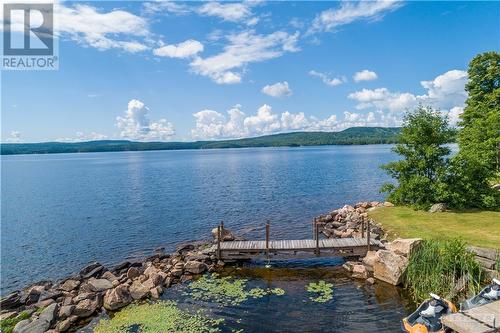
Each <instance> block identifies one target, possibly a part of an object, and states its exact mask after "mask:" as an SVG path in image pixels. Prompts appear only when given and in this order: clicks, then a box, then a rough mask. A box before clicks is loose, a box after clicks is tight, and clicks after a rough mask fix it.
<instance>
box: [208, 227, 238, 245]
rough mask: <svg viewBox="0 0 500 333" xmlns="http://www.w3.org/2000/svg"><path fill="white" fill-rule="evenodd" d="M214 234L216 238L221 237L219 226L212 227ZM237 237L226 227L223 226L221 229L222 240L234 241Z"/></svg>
mask: <svg viewBox="0 0 500 333" xmlns="http://www.w3.org/2000/svg"><path fill="white" fill-rule="evenodd" d="M212 236H213V237H214V239H215V240H217V239H218V238H219V236H218V228H213V229H212ZM234 239H235V236H234V234H233V233H232V232H231V231H230V230H229V229H226V228H222V230H221V241H223V242H228V241H233V240H234Z"/></svg>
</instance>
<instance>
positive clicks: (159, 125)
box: [116, 99, 175, 141]
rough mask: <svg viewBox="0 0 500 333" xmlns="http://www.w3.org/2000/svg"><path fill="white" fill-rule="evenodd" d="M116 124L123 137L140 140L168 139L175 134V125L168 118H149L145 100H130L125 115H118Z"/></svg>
mask: <svg viewBox="0 0 500 333" xmlns="http://www.w3.org/2000/svg"><path fill="white" fill-rule="evenodd" d="M116 126H117V127H118V128H119V129H120V130H121V132H120V136H121V137H122V138H127V139H132V140H140V141H167V140H170V139H171V138H172V136H173V135H174V134H175V131H174V126H173V125H172V123H170V122H168V121H167V120H166V119H160V120H158V121H157V122H152V121H151V120H149V108H148V107H147V106H145V105H144V103H143V102H141V101H139V100H137V99H132V100H130V102H128V108H127V111H125V115H124V116H123V117H116Z"/></svg>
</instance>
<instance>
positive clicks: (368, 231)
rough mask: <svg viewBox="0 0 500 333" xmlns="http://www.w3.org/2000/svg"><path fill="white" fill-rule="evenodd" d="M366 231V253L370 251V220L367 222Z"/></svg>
mask: <svg viewBox="0 0 500 333" xmlns="http://www.w3.org/2000/svg"><path fill="white" fill-rule="evenodd" d="M366 223H367V225H366V227H367V229H366V243H367V244H366V245H367V248H368V251H370V229H371V228H370V220H368V221H367V222H366Z"/></svg>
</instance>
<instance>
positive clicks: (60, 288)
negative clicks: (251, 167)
mask: <svg viewBox="0 0 500 333" xmlns="http://www.w3.org/2000/svg"><path fill="white" fill-rule="evenodd" d="M392 206H394V205H393V204H392V203H390V202H383V203H381V202H377V201H372V202H360V203H357V204H355V205H354V206H351V205H345V206H343V207H342V208H339V209H336V210H333V211H331V212H329V213H328V214H324V215H320V216H318V217H316V218H315V219H314V223H315V224H317V226H318V227H319V229H318V230H319V231H320V232H321V233H323V234H324V235H325V236H326V237H328V238H346V237H362V236H363V235H364V236H365V237H366V233H367V231H368V229H369V230H370V236H371V238H372V239H376V240H379V246H378V247H377V249H374V251H368V253H367V255H366V256H365V257H364V258H359V260H357V261H346V263H345V264H344V265H343V267H344V268H345V269H346V270H347V271H348V272H350V274H351V276H352V278H355V279H364V280H366V281H367V283H370V284H373V283H375V281H376V280H380V281H384V282H386V283H390V284H392V285H398V284H400V282H401V277H402V275H403V273H404V271H405V269H406V267H407V265H408V258H409V256H410V254H411V253H412V251H414V250H415V249H416V248H417V247H418V246H420V244H421V242H422V239H420V238H414V239H399V238H398V239H396V240H394V241H392V242H387V239H386V238H387V237H386V236H387V235H386V234H385V233H384V230H383V229H382V226H381V225H380V224H377V223H375V222H374V221H372V220H370V219H369V217H368V211H369V210H371V209H376V208H379V207H392ZM217 235H218V232H217V228H215V229H213V230H212V236H213V237H214V239H215V241H214V242H193V243H188V244H182V245H179V246H178V247H177V249H176V251H175V252H173V253H168V254H167V253H164V252H163V251H161V250H158V251H157V253H156V254H155V255H153V256H150V257H147V258H144V259H143V260H139V261H136V262H129V261H125V262H123V263H121V264H119V265H116V266H114V267H111V268H109V269H108V268H107V267H104V266H103V265H102V264H100V263H98V262H94V263H91V264H89V265H87V266H86V267H84V268H83V269H82V270H81V271H80V272H79V273H78V274H75V275H74V276H70V277H67V278H65V279H62V280H60V281H59V282H56V283H53V282H52V281H40V282H38V283H34V284H32V285H30V286H29V287H26V288H24V289H22V290H18V291H15V292H12V293H10V294H9V295H6V296H5V297H3V298H2V299H1V300H0V309H1V311H0V320H6V319H14V320H15V321H16V322H17V323H16V324H15V327H14V329H13V332H14V333H43V332H51V333H55V332H68V331H74V330H75V329H77V328H80V327H82V326H84V325H85V324H86V323H88V322H89V321H90V320H91V319H92V318H93V317H95V316H98V315H99V314H101V313H103V312H104V313H105V312H114V311H118V310H119V309H121V308H123V307H125V306H127V305H129V304H130V303H132V302H137V301H145V300H154V299H159V298H160V296H161V295H162V293H163V292H164V291H165V289H166V288H169V287H171V286H172V285H174V284H177V283H183V282H186V281H189V280H191V279H193V278H194V277H196V276H197V275H200V274H203V273H205V272H214V271H217V270H218V269H220V268H222V267H223V266H224V265H225V263H224V262H222V261H220V260H218V259H217V257H216V255H215V253H214V247H213V244H214V243H216V242H217ZM237 239H240V238H237V237H235V236H234V234H233V233H232V232H231V231H229V230H228V229H224V228H223V229H222V230H221V240H222V241H233V240H237ZM480 250H481V251H482V252H481V251H480V252H481V253H482V254H481V255H482V256H483V257H484V253H486V252H484V251H485V249H480ZM486 250H487V249H486ZM478 251H479V250H478ZM483 252H484V253H483ZM476 253H477V252H476ZM485 260H486V259H484V258H483V261H485ZM489 268H491V267H489Z"/></svg>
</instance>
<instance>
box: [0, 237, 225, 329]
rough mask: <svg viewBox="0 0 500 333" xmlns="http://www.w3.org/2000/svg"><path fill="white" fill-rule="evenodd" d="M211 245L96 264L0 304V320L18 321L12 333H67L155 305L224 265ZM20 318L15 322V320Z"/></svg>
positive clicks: (14, 296) (16, 292) (192, 246)
mask: <svg viewBox="0 0 500 333" xmlns="http://www.w3.org/2000/svg"><path fill="white" fill-rule="evenodd" d="M211 246H212V244H211V243H206V242H197V243H191V244H184V245H180V246H178V248H177V250H176V251H175V252H174V253H171V254H166V253H162V252H159V253H157V254H155V255H153V256H151V257H148V258H145V259H144V260H141V261H137V262H129V261H125V262H123V263H121V264H119V265H117V266H115V267H112V268H110V269H108V268H106V267H104V266H103V265H101V264H100V263H98V262H94V263H91V264H89V265H87V266H86V267H84V268H83V269H82V270H81V271H80V272H79V273H78V274H76V275H74V276H70V277H67V278H65V279H63V280H61V281H59V282H57V283H53V282H52V281H40V282H37V283H34V284H32V285H30V286H29V287H26V288H24V289H22V290H19V291H15V292H12V293H10V294H9V295H7V296H5V297H3V298H2V299H1V300H0V308H1V312H0V320H5V319H10V318H16V317H18V316H22V317H23V318H26V319H23V320H21V321H19V322H18V323H17V324H16V325H15V327H14V329H13V332H14V333H43V332H66V331H71V330H73V329H75V328H77V327H81V326H82V325H84V324H85V323H87V322H88V321H89V319H90V318H92V317H94V316H96V315H98V314H100V313H101V312H102V311H117V310H119V309H120V308H122V307H125V306H127V305H128V304H130V303H132V302H134V301H141V300H147V299H158V298H160V296H161V294H162V293H163V291H164V290H165V289H166V288H169V287H170V286H172V285H173V284H176V283H183V282H186V281H189V280H191V279H192V278H193V277H194V276H196V275H199V274H203V273H205V272H207V271H208V272H212V271H215V270H217V268H219V267H221V266H223V265H224V263H223V262H219V261H217V259H216V257H215V255H214V254H213V253H209V252H207V251H206V249H208V248H210V247H211ZM18 318H19V317H18Z"/></svg>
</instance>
